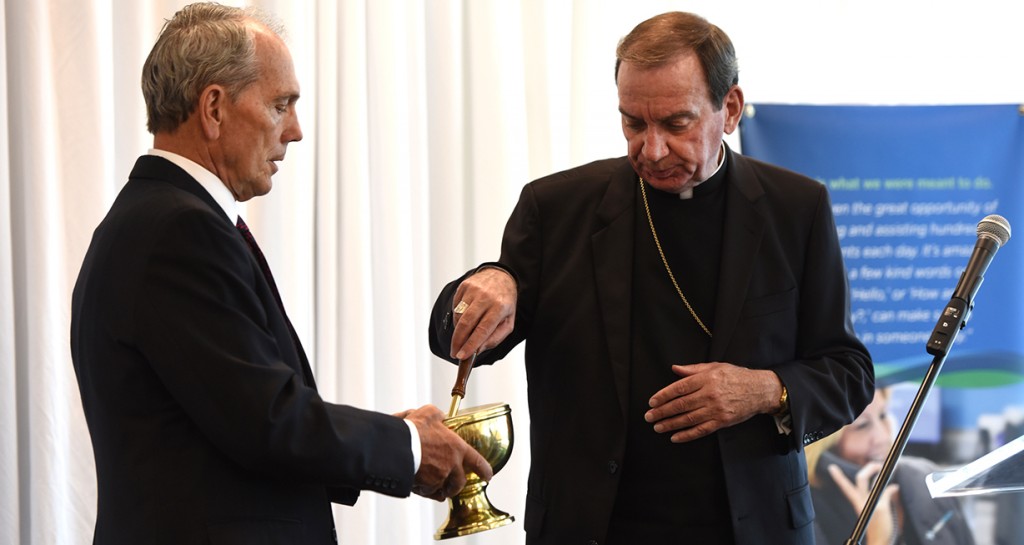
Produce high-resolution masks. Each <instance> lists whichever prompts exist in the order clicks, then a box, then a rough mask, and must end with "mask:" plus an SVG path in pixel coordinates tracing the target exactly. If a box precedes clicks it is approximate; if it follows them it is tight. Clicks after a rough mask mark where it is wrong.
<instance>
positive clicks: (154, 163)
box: [129, 155, 316, 388]
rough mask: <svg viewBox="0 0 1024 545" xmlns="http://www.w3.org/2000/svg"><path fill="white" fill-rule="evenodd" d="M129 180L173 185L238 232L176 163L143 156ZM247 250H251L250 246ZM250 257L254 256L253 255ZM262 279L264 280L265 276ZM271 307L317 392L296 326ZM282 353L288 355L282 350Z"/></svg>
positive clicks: (305, 376)
mask: <svg viewBox="0 0 1024 545" xmlns="http://www.w3.org/2000/svg"><path fill="white" fill-rule="evenodd" d="M129 178H131V179H149V180H159V181H162V182H166V183H169V184H171V185H173V186H174V187H176V188H178V189H180V190H182V191H185V192H188V193H191V194H192V195H195V196H196V197H198V198H199V199H201V200H202V201H203V202H204V203H206V205H207V206H209V207H210V209H211V210H213V211H215V212H216V213H217V214H218V215H219V216H220V217H222V218H224V221H226V222H228V224H230V225H231V227H232V230H234V228H235V220H234V219H231V218H229V217H228V216H227V214H225V213H224V209H223V208H221V206H220V205H219V204H217V201H216V200H214V198H213V196H212V195H210V193H209V192H208V191H206V189H205V188H203V186H202V185H201V184H200V183H199V182H197V181H196V180H195V179H194V178H192V176H191V175H189V173H187V172H185V171H184V170H183V169H182V168H181V167H179V166H178V165H175V164H174V163H172V162H170V161H168V160H167V159H164V158H163V157H158V156H155V155H143V156H141V157H139V158H138V160H137V161H136V162H135V167H134V168H132V172H131V174H130V175H129ZM238 237H239V240H240V241H241V243H242V244H245V242H244V241H242V235H241V234H238ZM246 247H247V248H248V246H246ZM250 255H252V254H251V252H250ZM252 259H253V263H252V264H253V267H254V269H255V270H257V271H259V270H260V265H259V263H257V262H256V257H255V256H252ZM260 276H261V277H262V274H261V275H260ZM269 289H270V286H269V284H267V290H268V291H269ZM275 302H276V301H275ZM271 307H273V308H277V309H278V310H277V312H279V313H280V315H281V318H282V320H283V321H284V324H285V326H286V327H287V329H288V333H289V337H288V338H284V337H281V336H278V339H277V340H278V342H279V343H282V344H283V345H285V346H283V348H285V349H287V348H288V346H287V345H288V343H291V349H292V352H293V353H294V354H296V356H297V358H298V363H299V369H296V370H297V371H299V372H300V374H301V377H302V379H303V380H304V381H305V383H306V385H307V386H310V387H312V388H316V383H315V381H314V379H313V370H312V368H311V367H310V365H309V360H308V358H307V357H306V353H305V351H304V350H303V349H302V343H300V342H299V336H298V334H296V332H295V328H294V327H293V326H292V323H291V320H289V319H288V315H287V314H285V312H284V309H282V308H280V307H278V306H277V305H272V306H271V305H268V306H267V312H272V310H271ZM282 352H285V351H284V350H282ZM289 361H290V360H289Z"/></svg>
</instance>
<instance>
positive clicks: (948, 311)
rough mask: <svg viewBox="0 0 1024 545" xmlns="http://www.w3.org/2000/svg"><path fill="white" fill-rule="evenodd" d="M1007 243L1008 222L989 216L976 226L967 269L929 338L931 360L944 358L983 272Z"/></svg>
mask: <svg viewBox="0 0 1024 545" xmlns="http://www.w3.org/2000/svg"><path fill="white" fill-rule="evenodd" d="M1008 240H1010V222H1008V221H1006V218H1004V217H1002V216H1000V215H997V214H992V215H989V216H985V218H984V219H982V220H981V221H980V222H978V242H977V243H975V245H974V252H973V253H971V258H970V260H968V261H967V268H965V269H964V272H963V273H961V274H960V282H959V283H957V285H956V289H955V290H953V297H952V298H950V300H949V304H948V305H946V308H945V310H943V312H942V315H941V316H939V322H938V323H937V324H936V325H935V329H934V330H932V335H931V337H929V338H928V347H927V350H928V353H929V354H931V355H933V356H945V355H946V353H947V352H948V351H949V347H950V345H952V344H953V341H954V340H955V339H956V335H957V333H959V332H960V329H962V328H963V327H964V326H965V325H966V324H967V316H968V314H970V312H971V309H973V308H974V296H975V295H977V294H978V288H980V287H981V283H982V282H983V281H984V280H985V271H986V270H988V266H989V265H990V264H992V258H993V257H995V255H996V252H997V251H998V250H999V248H1000V247H1002V245H1004V244H1006V242H1007V241H1008Z"/></svg>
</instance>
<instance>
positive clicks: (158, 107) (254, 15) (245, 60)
mask: <svg viewBox="0 0 1024 545" xmlns="http://www.w3.org/2000/svg"><path fill="white" fill-rule="evenodd" d="M249 22H256V23H259V24H261V25H263V26H265V27H267V28H268V29H269V30H270V31H271V32H274V33H275V34H277V35H279V36H280V35H282V34H283V28H282V26H281V24H280V23H279V22H278V21H277V20H276V19H274V18H273V17H271V16H270V15H269V14H267V13H265V12H263V11H260V10H258V9H256V8H235V7H230V6H222V5H220V4H216V3H212V2H200V3H195V4H191V5H188V6H185V7H184V8H182V9H181V10H180V11H178V12H177V13H175V14H174V17H172V18H171V19H170V20H168V21H167V22H166V23H164V27H163V30H161V31H160V37H159V38H158V39H157V41H156V44H155V45H154V46H153V50H152V51H150V53H149V57H147V58H146V62H145V64H143V66H142V96H143V98H145V100H146V116H147V120H146V126H147V128H148V129H149V132H151V133H153V134H157V133H159V132H165V131H166V132H171V131H174V130H175V129H177V128H178V126H179V125H181V124H182V123H183V122H185V120H187V119H188V117H189V116H190V115H192V112H194V111H195V109H196V106H197V105H198V102H199V94H200V93H201V92H202V91H203V89H205V88H206V87H208V86H209V85H213V84H219V85H223V86H224V87H225V88H226V89H227V93H228V97H229V98H231V99H232V100H233V99H234V98H235V97H236V96H238V93H240V92H241V91H242V90H244V89H245V88H246V87H247V86H248V85H249V84H251V83H253V82H255V81H256V79H257V78H258V77H259V66H258V64H257V62H256V43H255V41H254V39H253V33H252V31H251V30H250V29H249V28H248V27H247V26H246V25H247V23H249Z"/></svg>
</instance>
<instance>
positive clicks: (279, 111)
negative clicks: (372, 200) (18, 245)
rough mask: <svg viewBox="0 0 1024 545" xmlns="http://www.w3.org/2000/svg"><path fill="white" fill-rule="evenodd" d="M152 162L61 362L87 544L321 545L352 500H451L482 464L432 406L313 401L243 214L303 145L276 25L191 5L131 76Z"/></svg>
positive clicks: (89, 263)
mask: <svg viewBox="0 0 1024 545" xmlns="http://www.w3.org/2000/svg"><path fill="white" fill-rule="evenodd" d="M142 88H143V94H144V95H145V99H146V107H147V113H148V126H149V130H150V132H152V133H153V134H154V145H153V148H154V149H153V150H152V151H151V152H150V153H149V154H147V155H145V156H143V157H140V158H139V159H138V161H137V163H136V164H135V167H134V169H133V170H132V172H131V175H130V177H129V180H128V182H127V184H126V185H125V186H124V188H123V189H122V190H121V192H120V194H119V195H118V197H117V199H116V200H115V202H114V204H113V205H112V206H111V208H110V211H109V212H108V214H107V216H106V217H105V218H104V220H103V221H102V223H101V224H100V225H99V226H98V227H97V229H96V231H95V233H94V235H93V239H92V242H91V244H90V247H89V250H88V252H87V254H86V257H85V260H84V263H83V264H82V269H81V273H80V274H79V277H78V281H77V283H76V285H75V289H74V294H73V301H72V324H71V351H72V357H73V360H74V366H75V371H76V374H77V377H78V383H79V387H80V390H81V395H82V403H83V406H84V409H85V415H86V420H87V422H88V425H89V431H90V434H91V436H92V443H93V448H94V452H95V459H96V474H97V480H98V506H97V507H98V513H97V520H96V528H95V534H94V543H97V544H126V543H132V544H141V543H149V544H168V545H172V544H173V545H182V544H197V545H198V544H203V543H215V544H223V543H228V544H252V543H264V544H295V545H299V544H302V545H307V544H323V545H327V544H331V543H336V542H337V535H336V533H335V528H334V521H333V516H332V511H331V502H341V503H346V504H349V505H351V504H352V503H354V502H355V500H356V498H357V496H358V494H359V492H360V490H369V491H374V492H378V493H382V494H387V495H391V496H399V497H404V496H408V495H409V494H410V492H415V493H417V494H420V495H423V496H426V497H430V498H433V499H436V500H439V501H441V500H443V499H444V498H445V497H450V496H452V495H454V494H455V493H457V492H458V491H459V490H460V489H461V488H462V486H463V485H464V483H465V471H474V472H477V473H478V474H480V475H481V476H483V477H484V478H486V479H489V478H490V476H491V468H490V467H489V466H488V465H487V463H486V461H484V459H483V458H482V457H481V456H480V455H479V454H478V453H477V452H476V451H474V450H473V449H472V448H471V447H470V446H469V445H467V444H466V443H465V442H464V441H462V440H461V439H460V438H459V437H458V436H457V435H455V434H454V433H453V432H451V431H450V430H449V429H448V428H446V427H445V426H444V424H443V423H442V419H443V416H444V415H443V413H442V412H441V411H440V410H439V409H438V408H437V407H434V406H432V405H426V406H424V407H421V408H419V409H416V410H410V411H405V412H403V413H402V414H400V415H395V416H392V415H387V414H382V413H377V412H371V411H366V410H361V409H357V408H355V407H350V406H345V405H338V404H333V403H328V402H326V401H324V400H323V399H322V398H321V397H320V396H319V395H318V393H317V389H316V385H315V383H314V380H313V375H312V372H311V369H310V365H309V362H308V361H307V359H306V356H305V354H304V352H303V350H302V346H301V345H300V343H299V340H298V338H297V336H296V335H295V332H294V330H293V329H292V326H291V324H290V323H289V321H288V318H287V316H286V314H285V311H284V306H283V305H282V303H281V300H280V297H279V296H278V294H277V290H276V288H275V285H274V282H273V277H272V275H271V274H270V270H269V267H267V265H266V261H265V259H264V258H263V255H262V253H261V252H260V251H259V248H258V246H257V245H256V244H255V240H254V239H253V237H252V234H251V233H250V232H249V231H248V228H247V227H246V226H245V223H244V221H242V219H241V218H239V217H238V214H237V210H236V207H237V202H239V201H246V200H248V199H250V198H252V197H255V196H258V195H264V194H266V193H267V192H268V191H270V188H271V176H272V175H273V174H274V173H275V172H276V171H277V164H276V163H277V162H278V161H281V160H283V159H284V156H285V149H286V147H287V145H288V144H289V143H290V142H295V141H298V140H300V139H301V138H302V131H301V129H300V127H299V122H298V118H297V117H296V111H295V104H296V100H298V98H299V85H298V82H297V80H296V77H295V73H294V69H293V66H292V60H291V55H290V53H289V51H288V48H287V46H286V45H285V43H284V41H283V40H282V38H281V37H280V29H279V25H277V23H275V22H273V21H272V20H271V19H270V18H269V17H267V16H265V15H263V14H260V13H259V12H256V11H253V10H240V9H237V8H231V7H225V6H220V5H217V4H207V3H200V4H193V5H190V6H188V7H186V8H184V9H182V10H181V11H179V12H178V13H176V14H175V16H174V17H173V18H172V19H171V20H169V21H168V22H167V24H166V25H165V26H164V29H163V30H162V32H161V34H160V37H159V39H158V41H157V43H156V45H155V46H154V48H153V50H152V52H151V53H150V55H149V58H148V59H147V61H146V63H145V66H144V67H143V77H142Z"/></svg>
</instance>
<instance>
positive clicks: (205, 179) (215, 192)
mask: <svg viewBox="0 0 1024 545" xmlns="http://www.w3.org/2000/svg"><path fill="white" fill-rule="evenodd" d="M149 155H155V156H157V157H163V158H164V159H167V160H168V161H170V162H172V163H174V164H175V165H177V166H179V167H181V169H182V170H184V171H185V172H187V173H188V175H189V176H191V177H192V178H194V179H195V181H197V182H199V185H201V186H203V189H205V190H206V192H207V193H209V194H210V196H211V197H213V200H215V201H217V204H219V205H220V207H221V209H222V210H224V214H226V215H227V217H228V218H230V219H231V221H233V222H236V221H238V202H237V201H235V196H234V195H232V194H231V190H230V189H228V186H226V185H224V182H222V181H221V179H220V178H218V177H217V175H216V174H214V173H212V172H210V171H209V170H206V168H204V167H203V166H201V165H200V164H199V163H196V162H195V161H192V160H191V159H188V158H186V157H183V156H181V155H178V154H177V153H174V152H171V151H167V150H162V149H151V150H149Z"/></svg>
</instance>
